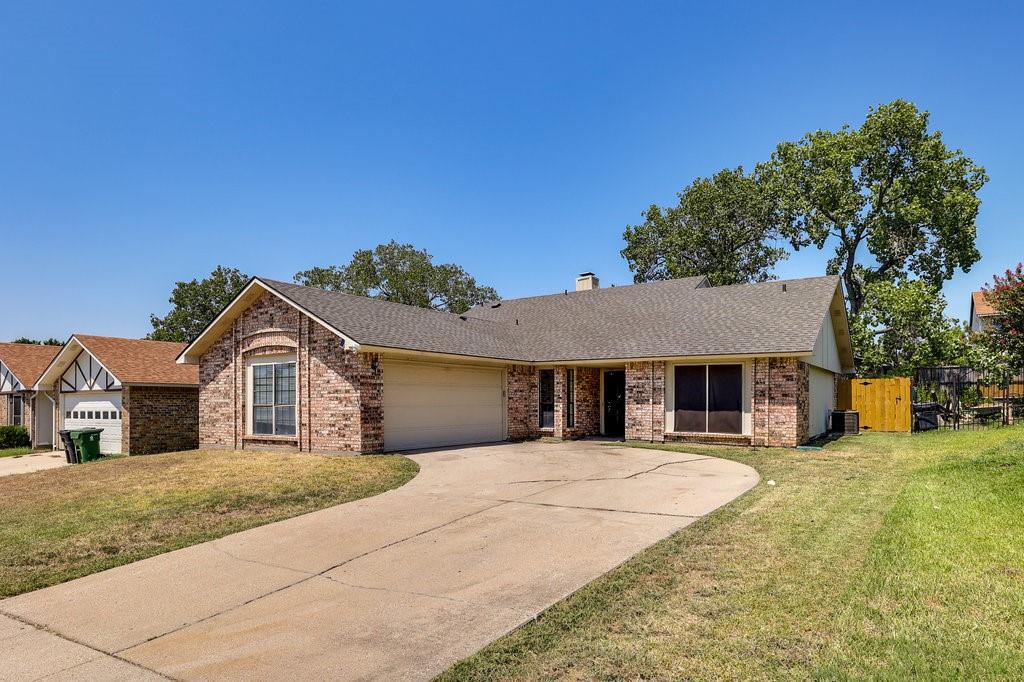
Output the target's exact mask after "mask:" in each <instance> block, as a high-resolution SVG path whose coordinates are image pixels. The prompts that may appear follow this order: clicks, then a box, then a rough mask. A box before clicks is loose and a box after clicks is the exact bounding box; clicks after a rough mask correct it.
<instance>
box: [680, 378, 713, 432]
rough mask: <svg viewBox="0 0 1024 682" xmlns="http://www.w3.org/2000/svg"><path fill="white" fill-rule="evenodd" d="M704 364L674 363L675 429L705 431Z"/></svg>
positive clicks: (705, 386)
mask: <svg viewBox="0 0 1024 682" xmlns="http://www.w3.org/2000/svg"><path fill="white" fill-rule="evenodd" d="M705 372H706V369H705V366H704V365H676V373H675V379H676V388H675V398H676V424H675V430H676V431H706V430H707V420H706V417H705V415H706V413H705V409H706V408H707V400H706V399H705V398H706V389H707V383H706V382H707V379H706V375H705Z"/></svg>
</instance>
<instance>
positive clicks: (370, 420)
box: [358, 353, 384, 452]
mask: <svg viewBox="0 0 1024 682" xmlns="http://www.w3.org/2000/svg"><path fill="white" fill-rule="evenodd" d="M358 358H359V360H360V361H361V363H362V368H361V370H362V371H361V372H360V376H359V451H360V452H380V451H382V450H383V449H384V364H383V363H382V362H381V358H380V354H379V353H360V354H359V355H358Z"/></svg>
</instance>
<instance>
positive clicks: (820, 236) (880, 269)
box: [756, 100, 988, 316]
mask: <svg viewBox="0 0 1024 682" xmlns="http://www.w3.org/2000/svg"><path fill="white" fill-rule="evenodd" d="M928 118H929V115H928V112H926V111H920V110H918V109H917V107H916V106H914V105H913V104H912V103H910V102H906V101H904V100H895V101H893V102H890V103H889V104H884V105H881V106H879V107H877V108H873V109H871V110H869V112H868V116H867V118H866V119H865V121H864V123H863V125H861V127H860V128H858V129H856V130H854V129H851V128H850V127H849V126H843V127H842V128H841V129H840V130H838V131H834V132H833V131H828V130H818V131H817V132H812V133H808V134H807V135H805V136H804V137H803V138H802V139H801V140H799V141H798V142H783V143H781V144H779V145H778V147H777V148H776V150H775V152H774V153H773V154H772V157H771V160H770V161H768V162H766V163H764V164H761V165H760V166H758V169H757V171H756V175H757V177H758V180H759V182H760V183H762V184H763V185H764V186H765V188H766V191H767V192H768V193H770V194H771V195H772V196H773V197H774V198H775V200H776V201H777V202H778V205H779V208H780V210H781V212H782V218H783V224H782V225H781V226H780V227H781V229H782V230H783V231H784V232H785V233H786V234H788V236H789V238H790V240H791V242H792V244H793V246H794V248H797V249H799V248H803V247H807V246H812V245H813V246H816V247H817V248H819V249H823V248H825V247H826V246H829V245H831V244H833V243H834V244H835V254H834V255H833V257H832V258H831V259H830V260H829V263H828V272H829V273H830V274H840V275H842V277H843V281H844V283H845V285H846V291H847V296H848V297H849V305H850V312H851V314H852V315H854V316H856V315H857V314H858V313H859V312H860V310H861V308H862V307H863V306H864V305H865V303H866V299H867V295H868V288H869V286H870V285H872V284H874V283H876V282H892V283H895V282H898V281H901V280H905V279H910V278H913V279H920V280H922V281H923V282H924V283H925V284H927V285H929V286H931V287H933V288H938V287H939V286H941V284H942V283H943V282H944V281H946V280H948V279H949V278H950V277H952V276H953V273H954V271H955V270H956V269H957V268H960V269H962V270H964V271H967V270H969V269H970V268H971V266H972V265H974V263H976V262H977V261H978V259H979V258H980V254H979V253H978V249H977V248H976V247H975V239H976V232H977V225H976V219H977V216H978V209H979V207H980V205H981V200H980V199H979V198H978V191H979V190H980V189H981V188H982V186H983V185H984V184H985V182H986V181H987V180H988V176H987V175H986V174H985V170H984V168H982V167H981V166H978V165H977V164H975V163H974V161H972V160H971V159H970V158H969V157H967V156H965V155H964V153H963V152H962V151H961V150H959V149H950V148H949V147H947V146H946V144H945V142H944V141H943V139H942V134H941V133H940V132H938V131H929V129H928ZM865 251H866V253H865Z"/></svg>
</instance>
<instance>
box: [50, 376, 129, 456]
mask: <svg viewBox="0 0 1024 682" xmlns="http://www.w3.org/2000/svg"><path fill="white" fill-rule="evenodd" d="M63 428H65V429H68V430H71V429H103V433H101V434H100V452H102V453H103V454H104V455H113V454H117V453H119V452H121V393H120V392H119V391H117V392H110V393H87V394H83V395H67V394H65V396H64V426H63Z"/></svg>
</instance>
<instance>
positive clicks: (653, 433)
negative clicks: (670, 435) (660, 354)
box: [626, 361, 665, 442]
mask: <svg viewBox="0 0 1024 682" xmlns="http://www.w3.org/2000/svg"><path fill="white" fill-rule="evenodd" d="M626 440H646V441H659V442H660V441H664V440H665V363H664V362H661V361H653V362H648V361H643V362H627V363H626Z"/></svg>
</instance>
